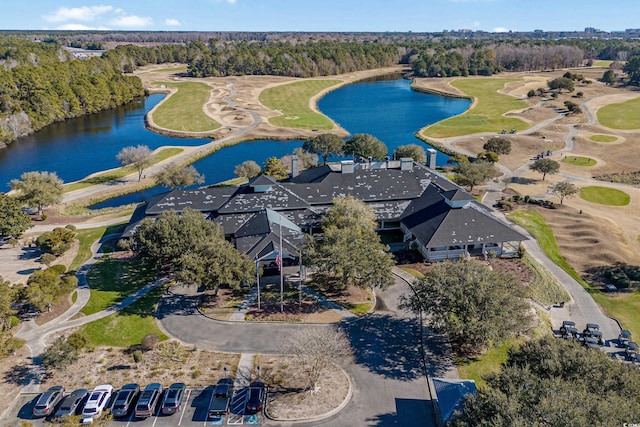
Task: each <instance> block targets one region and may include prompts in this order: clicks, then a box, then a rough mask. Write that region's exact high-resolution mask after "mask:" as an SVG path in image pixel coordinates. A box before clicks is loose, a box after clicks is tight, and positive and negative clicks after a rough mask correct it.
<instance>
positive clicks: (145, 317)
mask: <svg viewBox="0 0 640 427" xmlns="http://www.w3.org/2000/svg"><path fill="white" fill-rule="evenodd" d="M163 292H164V288H163V287H158V288H155V289H154V290H152V291H151V292H149V293H148V294H146V295H145V296H143V297H142V298H140V299H139V300H138V301H136V302H135V303H133V304H131V305H130V306H129V307H127V308H125V309H123V310H122V311H119V312H117V313H114V314H112V315H111V316H107V317H104V318H102V319H99V320H96V321H94V322H91V323H88V324H86V325H84V326H83V327H82V329H81V330H83V331H84V332H86V333H87V334H88V335H89V338H90V340H91V343H92V344H93V345H95V346H101V345H104V346H111V347H129V346H132V345H136V344H140V342H141V341H142V338H143V337H144V336H145V335H148V334H156V335H158V336H159V337H160V340H161V341H162V340H166V339H167V336H166V335H165V334H164V333H162V331H161V330H160V328H158V325H157V324H156V319H155V316H154V314H155V309H156V305H157V303H158V300H159V299H160V297H161V296H162V293H163Z"/></svg>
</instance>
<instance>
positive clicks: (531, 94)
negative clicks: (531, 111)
mask: <svg viewBox="0 0 640 427" xmlns="http://www.w3.org/2000/svg"><path fill="white" fill-rule="evenodd" d="M534 96H536V91H535V90H533V89H531V90H530V91H529V92H527V97H528V98H533V97H534Z"/></svg>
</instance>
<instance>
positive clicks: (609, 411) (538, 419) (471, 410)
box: [448, 337, 640, 427]
mask: <svg viewBox="0 0 640 427" xmlns="http://www.w3.org/2000/svg"><path fill="white" fill-rule="evenodd" d="M485 379H486V381H487V387H483V388H481V389H479V390H478V393H477V394H472V395H468V396H467V397H466V398H465V400H464V401H463V406H462V408H461V410H460V411H458V412H456V413H455V414H454V416H453V418H452V419H451V421H450V422H449V424H448V425H451V426H452V427H470V426H488V425H504V426H534V425H536V426H539V425H547V426H582V425H589V426H594V427H605V426H612V425H624V423H628V420H630V419H631V420H633V419H636V418H637V415H638V414H640V371H639V370H638V369H636V368H635V367H633V366H629V365H626V364H623V363H620V362H619V361H617V360H612V359H611V358H609V357H607V355H606V353H604V352H601V351H593V350H590V349H585V348H584V347H581V346H580V345H578V344H577V343H574V342H571V341H566V340H559V339H554V338H553V337H546V338H543V339H540V340H537V341H528V342H524V343H523V344H521V345H520V346H519V348H517V349H516V348H511V350H509V354H508V357H507V361H506V362H505V363H504V364H503V365H502V368H501V369H500V371H499V372H498V373H495V374H489V375H487V376H485ZM576 402H589V404H588V405H579V404H576ZM634 417H635V418H634Z"/></svg>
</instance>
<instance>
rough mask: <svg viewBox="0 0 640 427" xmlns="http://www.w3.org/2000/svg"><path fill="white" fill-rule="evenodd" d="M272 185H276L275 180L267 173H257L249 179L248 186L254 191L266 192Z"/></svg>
mask: <svg viewBox="0 0 640 427" xmlns="http://www.w3.org/2000/svg"><path fill="white" fill-rule="evenodd" d="M274 185H276V180H275V179H273V177H270V176H268V175H259V176H257V177H255V178H254V179H253V180H251V181H249V186H250V187H251V188H252V189H253V192H254V193H266V192H267V191H270V190H271V189H272V188H273V186H274Z"/></svg>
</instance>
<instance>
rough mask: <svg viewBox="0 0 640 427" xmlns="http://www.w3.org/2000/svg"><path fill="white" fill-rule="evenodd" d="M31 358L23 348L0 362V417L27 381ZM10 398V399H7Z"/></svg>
mask: <svg viewBox="0 0 640 427" xmlns="http://www.w3.org/2000/svg"><path fill="white" fill-rule="evenodd" d="M30 364H31V356H30V353H29V349H28V348H27V347H26V346H24V347H22V348H21V349H20V350H18V351H16V354H15V355H12V356H8V357H5V358H4V359H2V360H0V377H1V378H2V381H0V396H3V398H2V399H0V415H1V414H3V413H4V411H5V410H6V409H7V408H9V405H10V404H11V401H12V399H13V396H16V395H17V394H18V393H19V392H20V389H21V388H22V385H23V384H24V383H25V382H26V381H27V378H28V377H27V375H28V373H29V366H30ZM8 396H12V397H11V398H7V397H8Z"/></svg>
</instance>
